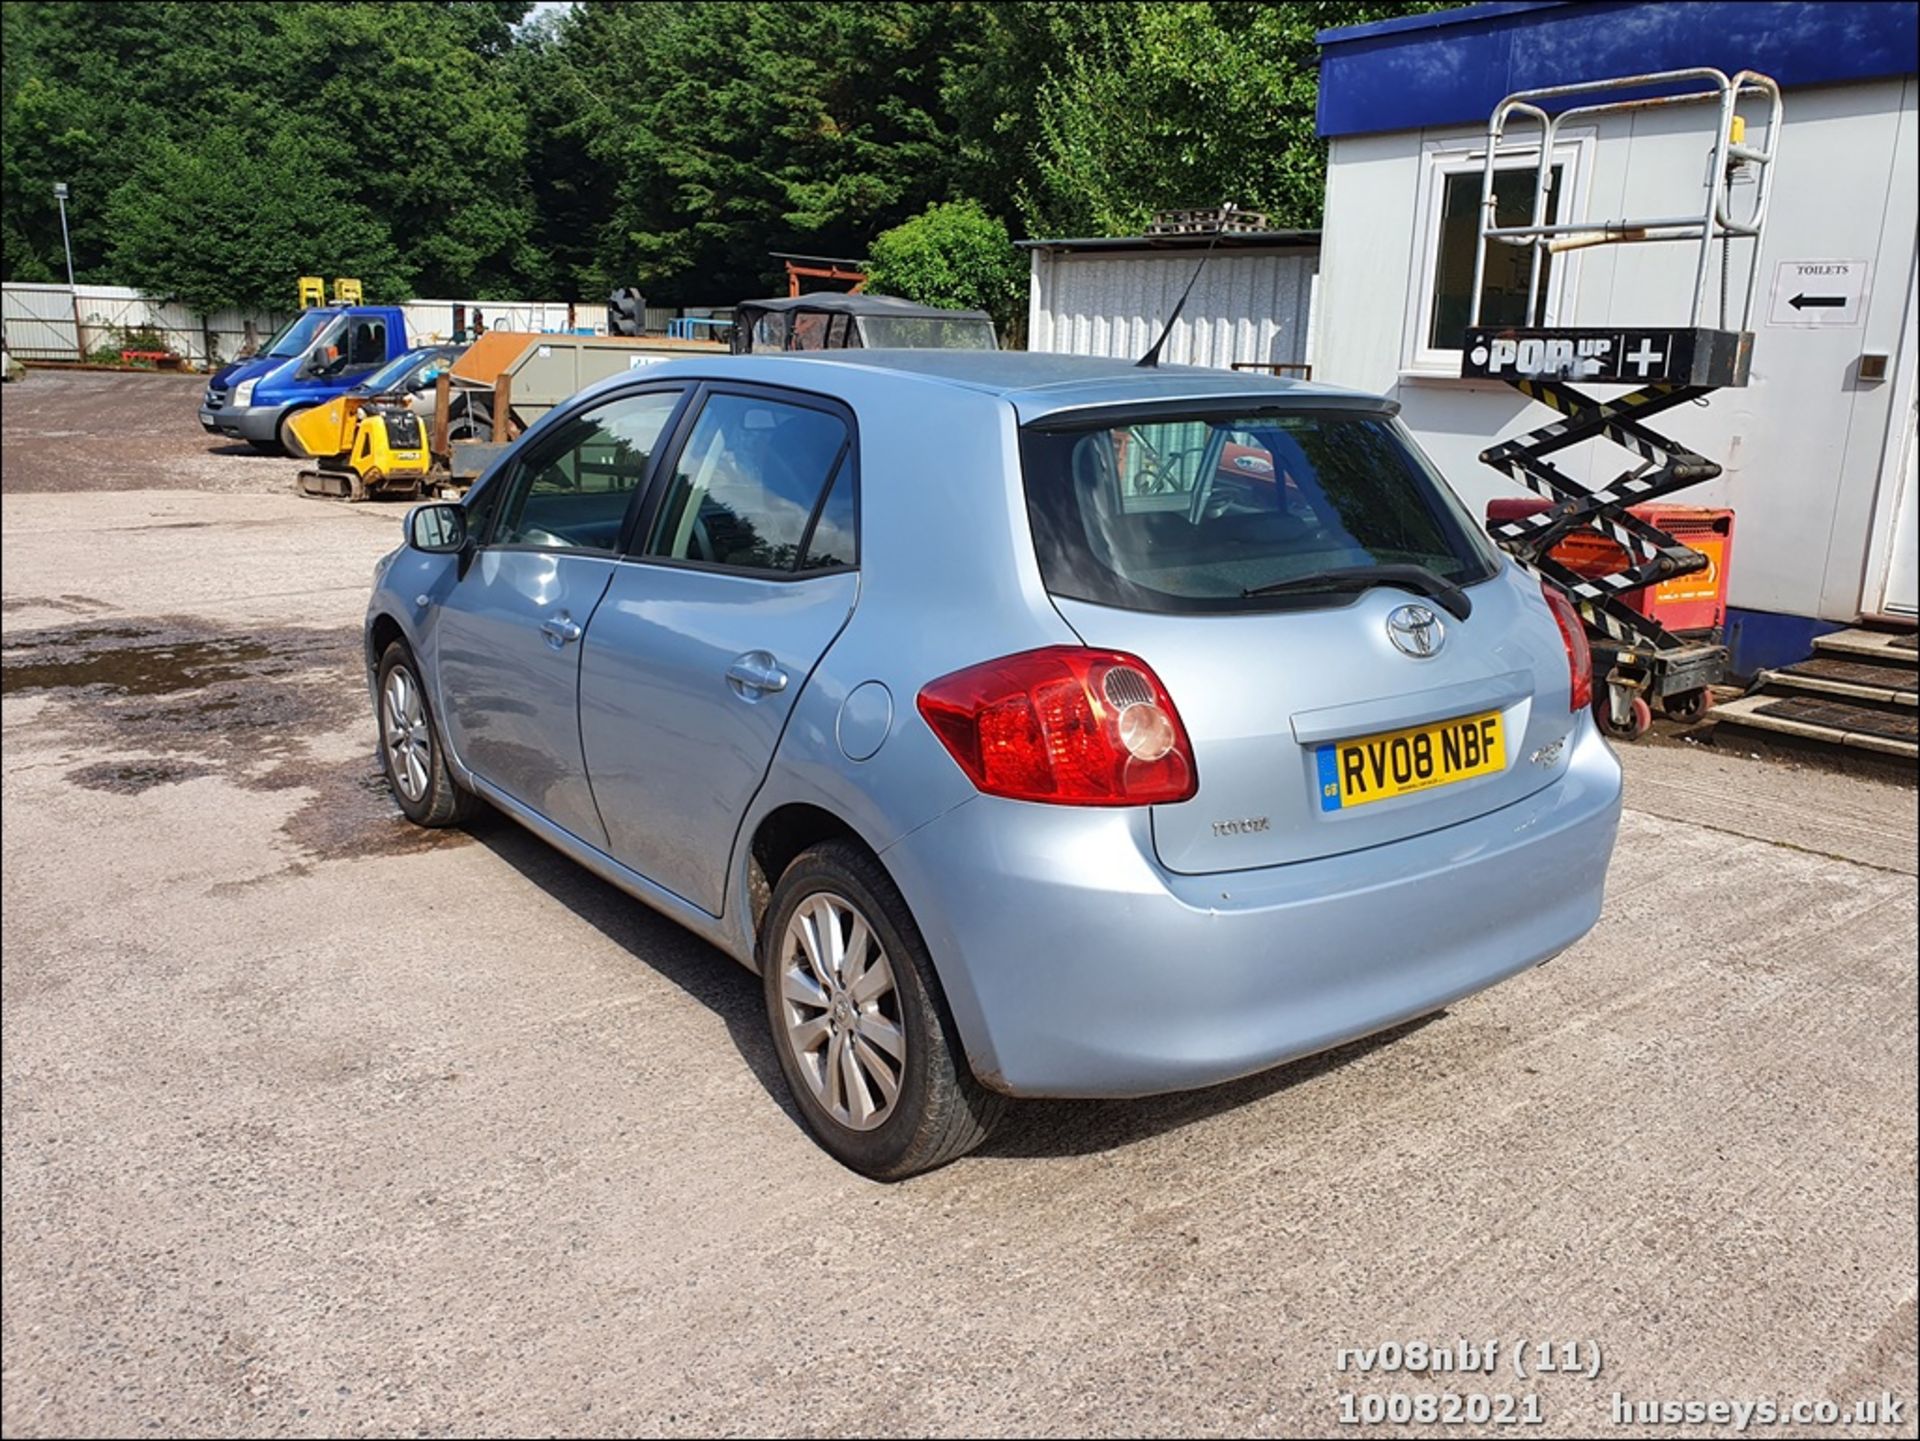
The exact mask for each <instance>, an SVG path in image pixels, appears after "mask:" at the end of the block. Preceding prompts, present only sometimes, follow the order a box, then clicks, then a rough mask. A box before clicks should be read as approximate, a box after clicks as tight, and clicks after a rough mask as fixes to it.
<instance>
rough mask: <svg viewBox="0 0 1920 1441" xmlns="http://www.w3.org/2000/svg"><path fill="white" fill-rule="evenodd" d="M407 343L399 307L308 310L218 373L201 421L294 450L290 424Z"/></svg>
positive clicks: (216, 431) (213, 429)
mask: <svg viewBox="0 0 1920 1441" xmlns="http://www.w3.org/2000/svg"><path fill="white" fill-rule="evenodd" d="M408 348H409V347H408V344H407V320H406V316H405V314H404V313H403V312H402V311H401V310H400V308H399V307H398V306H394V305H325V306H317V307H315V308H314V309H312V310H303V311H301V312H300V314H299V315H297V316H295V317H294V318H293V319H292V320H290V321H288V322H287V324H286V325H285V326H284V327H282V328H281V330H280V331H279V332H278V333H277V334H276V335H275V336H274V337H273V339H271V340H269V341H268V342H267V343H266V344H265V345H263V346H262V347H261V348H260V351H259V353H258V354H257V355H253V356H250V357H249V358H247V359H245V360H236V361H234V362H233V364H231V365H227V366H223V367H221V369H219V370H217V371H215V372H214V375H213V378H212V379H211V380H209V381H208V382H207V393H206V395H205V396H204V397H202V399H201V402H200V426H201V428H202V429H203V430H205V431H206V432H207V433H208V434H210V435H226V436H231V437H233V438H234V439H236V440H244V441H246V442H247V443H248V444H249V445H251V446H253V447H254V449H256V450H262V451H266V452H268V453H269V454H272V453H277V452H281V451H290V450H291V447H290V446H289V445H288V432H287V422H288V421H289V420H290V419H291V418H292V417H293V415H294V413H295V412H297V411H301V410H305V409H307V408H308V407H309V406H314V405H324V404H325V403H326V402H327V401H329V400H332V399H333V398H334V397H335V396H336V395H340V394H343V393H344V392H346V391H348V390H351V389H352V388H353V387H354V386H356V385H358V384H359V383H360V382H361V381H362V380H365V379H366V378H367V377H368V376H369V375H371V374H372V373H373V372H374V371H376V370H378V369H379V368H380V367H381V366H383V365H385V364H386V363H387V362H388V361H390V360H393V359H395V358H396V357H398V356H401V355H404V354H405V353H406V352H407V350H408Z"/></svg>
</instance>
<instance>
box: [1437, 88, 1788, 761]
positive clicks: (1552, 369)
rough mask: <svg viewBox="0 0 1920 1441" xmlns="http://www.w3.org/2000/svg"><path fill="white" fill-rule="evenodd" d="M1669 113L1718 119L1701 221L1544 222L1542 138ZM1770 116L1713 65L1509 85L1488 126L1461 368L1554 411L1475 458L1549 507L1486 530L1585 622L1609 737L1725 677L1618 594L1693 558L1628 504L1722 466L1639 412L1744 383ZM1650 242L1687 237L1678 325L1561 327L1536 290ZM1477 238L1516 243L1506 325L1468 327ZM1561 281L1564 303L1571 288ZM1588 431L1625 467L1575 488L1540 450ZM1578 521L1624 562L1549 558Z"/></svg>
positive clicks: (1546, 190) (1771, 109) (1702, 561)
mask: <svg viewBox="0 0 1920 1441" xmlns="http://www.w3.org/2000/svg"><path fill="white" fill-rule="evenodd" d="M1648 92H1654V93H1652V94H1649V93H1648ZM1609 96H1610V97H1611V98H1607V97H1609ZM1587 97H1594V98H1587ZM1743 100H1759V101H1764V102H1765V105H1764V110H1765V117H1764V120H1763V121H1762V127H1761V128H1762V130H1763V133H1764V136H1765V143H1764V146H1761V145H1750V144H1748V143H1747V137H1746V121H1747V117H1746V116H1745V115H1743V114H1742V113H1741V112H1740V108H1739V107H1740V105H1741V102H1742V101H1743ZM1670 105H1699V106H1711V107H1712V108H1713V111H1714V113H1715V115H1716V119H1717V124H1716V126H1715V129H1714V130H1713V132H1712V142H1713V143H1712V149H1711V151H1710V153H1709V154H1708V156H1707V157H1706V159H1707V170H1706V180H1705V183H1704V184H1703V185H1702V186H1701V189H1702V191H1703V192H1704V195H1705V200H1704V202H1703V204H1702V206H1701V209H1700V211H1699V213H1697V214H1688V215H1674V216H1663V217H1658V218H1654V219H1646V220H1633V219H1619V220H1606V221H1581V220H1559V221H1549V220H1548V218H1547V215H1548V200H1549V195H1550V192H1551V188H1552V186H1553V172H1554V152H1555V146H1556V142H1557V140H1558V139H1559V137H1560V135H1561V133H1562V129H1563V127H1564V126H1565V125H1566V124H1567V122H1568V121H1570V120H1574V119H1576V118H1578V119H1581V120H1592V119H1595V118H1597V117H1600V116H1603V115H1609V114H1621V113H1624V112H1628V111H1634V110H1650V109H1654V108H1657V107H1662V106H1670ZM1548 107H1559V108H1555V109H1552V110H1550V109H1549V108H1548ZM1754 108H1758V107H1754ZM1516 120H1518V121H1520V122H1522V123H1526V124H1528V128H1529V130H1531V127H1532V126H1534V125H1537V126H1538V140H1537V141H1534V142H1519V141H1510V140H1509V138H1508V134H1507V131H1508V126H1509V123H1510V122H1513V121H1516ZM1780 122H1781V103H1780V87H1779V86H1778V85H1776V84H1775V83H1774V82H1773V81H1772V80H1771V79H1769V78H1768V77H1766V76H1764V75H1760V74H1756V73H1755V72H1753V71H1747V70H1743V71H1741V72H1740V73H1739V74H1738V75H1735V76H1733V77H1732V78H1731V79H1729V78H1728V77H1727V76H1726V75H1725V74H1723V73H1722V72H1720V71H1718V70H1711V69H1692V70H1669V71H1662V72H1659V73H1657V74H1649V75H1629V76H1622V77H1620V78H1618V79H1612V80H1595V81H1589V82H1586V83H1583V84H1578V85H1560V86H1553V87H1549V88H1546V89H1541V90H1522V91H1518V92H1516V93H1514V94H1512V95H1509V96H1508V97H1507V98H1506V99H1505V100H1502V101H1501V102H1500V104H1499V106H1498V107H1497V108H1496V109H1495V110H1494V112H1493V116H1492V119H1491V120H1490V121H1489V122H1488V125H1487V147H1486V153H1485V158H1484V170H1483V174H1482V180H1481V192H1480V238H1479V244H1478V246H1477V247H1476V249H1475V252H1474V274H1473V296H1472V311H1471V314H1470V317H1469V320H1468V329H1467V333H1466V340H1465V344H1464V346H1463V348H1462V359H1461V366H1460V373H1461V375H1462V376H1466V377H1471V378H1476V379H1493V380H1501V381H1504V382H1506V383H1507V384H1509V385H1511V386H1513V387H1514V388H1515V389H1516V390H1518V391H1519V392H1520V393H1521V394H1523V395H1525V396H1527V397H1528V398H1529V399H1532V400H1537V401H1539V402H1541V403H1542V404H1544V405H1547V406H1550V407H1552V408H1553V409H1554V410H1556V411H1558V412H1559V413H1560V415H1561V417H1562V418H1561V419H1559V420H1557V421H1555V422H1554V423H1553V424H1551V425H1547V426H1543V427H1541V428H1540V429H1538V430H1535V431H1532V432H1531V433H1529V434H1527V435H1522V436H1517V437H1515V438H1514V439H1512V440H1509V441H1503V442H1502V443H1500V444H1498V445H1495V446H1491V447H1489V448H1488V449H1486V450H1484V451H1482V452H1481V453H1480V459H1481V460H1482V461H1484V462H1485V463H1486V464H1488V465H1491V466H1493V467H1494V468H1495V469H1497V470H1500V471H1502V472H1504V473H1505V474H1506V475H1508V476H1510V477H1511V478H1512V479H1514V480H1517V481H1519V482H1521V483H1522V484H1523V485H1525V486H1527V487H1528V488H1529V489H1531V490H1533V491H1534V492H1535V493H1537V494H1538V495H1540V496H1541V497H1543V498H1544V499H1545V500H1546V501H1547V502H1548V504H1547V506H1546V507H1545V508H1544V509H1542V510H1540V511H1538V512H1535V513H1533V514H1531V515H1528V516H1525V517H1524V518H1521V519H1517V520H1506V521H1499V522H1496V523H1494V524H1493V525H1492V526H1490V527H1489V529H1490V531H1491V533H1492V535H1493V538H1494V540H1495V541H1496V542H1497V543H1498V544H1499V545H1500V546H1501V547H1502V548H1503V549H1505V550H1506V551H1508V552H1509V553H1510V554H1512V555H1514V556H1515V557H1517V558H1518V559H1520V560H1521V561H1523V562H1525V563H1527V564H1528V565H1531V566H1533V567H1534V568H1536V569H1537V570H1539V571H1540V573H1541V574H1542V575H1544V576H1545V577H1546V578H1547V579H1548V580H1549V581H1551V582H1552V583H1553V584H1554V585H1556V586H1558V587H1559V588H1560V589H1562V590H1564V591H1565V592H1566V593H1567V595H1568V597H1569V598H1570V599H1571V600H1572V601H1573V604H1574V606H1575V608H1576V609H1578V610H1579V612H1580V614H1581V616H1582V617H1584V619H1585V620H1586V623H1587V628H1588V631H1589V632H1590V635H1591V638H1592V644H1593V658H1594V679H1595V681H1596V683H1597V686H1596V689H1597V688H1598V687H1599V686H1604V687H1605V695H1604V700H1603V702H1602V703H1601V704H1600V705H1598V706H1596V708H1595V709H1596V713H1597V715H1598V716H1599V719H1600V721H1601V724H1602V725H1603V726H1604V727H1605V728H1606V729H1607V730H1608V731H1609V732H1610V733H1612V734H1614V735H1616V736H1622V737H1626V738H1628V739H1631V738H1634V737H1637V736H1639V735H1641V734H1642V733H1644V732H1645V730H1646V729H1647V727H1648V725H1649V724H1651V721H1652V707H1651V702H1654V701H1658V702H1659V703H1660V704H1661V705H1662V707H1663V708H1664V709H1666V710H1667V711H1668V712H1669V713H1670V714H1675V715H1680V716H1693V715H1697V714H1699V713H1700V712H1702V711H1704V710H1705V709H1706V706H1707V704H1708V698H1709V694H1710V692H1709V687H1711V686H1712V685H1714V684H1715V683H1716V682H1718V681H1720V680H1721V679H1723V678H1724V676H1725V674H1726V669H1727V651H1726V648H1725V647H1724V646H1722V645H1720V644H1718V643H1717V639H1718V638H1717V637H1716V638H1715V639H1714V640H1713V641H1711V642H1702V641H1700V640H1698V639H1687V638H1683V637H1681V636H1677V635H1674V634H1673V633H1672V632H1671V631H1669V630H1667V629H1666V628H1665V627H1664V626H1662V625H1661V624H1660V623H1659V622H1657V621H1655V620H1654V619H1652V618H1651V617H1650V616H1646V615H1643V614H1641V613H1640V612H1639V611H1637V610H1635V609H1634V608H1633V607H1632V606H1630V605H1628V604H1627V603H1626V602H1625V601H1624V600H1623V599H1622V594H1623V592H1626V591H1631V590H1636V589H1639V588H1640V587H1642V586H1648V585H1657V584H1659V583H1660V582H1662V581H1665V580H1670V579H1673V578H1674V577H1676V576H1683V575H1688V574H1691V573H1692V572H1694V571H1698V570H1701V569H1704V568H1705V567H1706V566H1707V564H1708V560H1707V557H1706V556H1704V555H1702V554H1701V553H1700V552H1699V551H1697V550H1694V549H1693V548H1692V547H1691V546H1688V545H1686V544H1684V543H1682V542H1681V541H1679V540H1677V539H1675V538H1674V537H1673V536H1671V535H1669V534H1668V533H1667V532H1665V531H1663V530H1660V529H1659V528H1657V527H1655V526H1652V525H1649V524H1647V523H1646V522H1645V521H1643V520H1641V519H1639V518H1638V517H1637V516H1635V515H1633V514H1632V513H1631V512H1630V511H1629V510H1628V507H1629V506H1634V505H1640V504H1643V503H1645V502H1647V501H1652V500H1657V499H1659V498H1661V497H1662V496H1666V495H1670V494H1672V493H1673V492H1674V491H1677V490H1681V489H1684V488H1685V487H1687V486H1690V485H1697V484H1699V483H1700V482H1701V481H1704V480H1712V479H1713V478H1714V477H1715V476H1717V475H1719V474H1720V466H1719V465H1718V464H1717V463H1716V462H1714V461H1712V460H1709V459H1708V458H1707V457H1705V456H1703V455H1699V454H1696V453H1695V452H1694V451H1692V450H1690V449H1688V448H1687V447H1686V446H1684V445H1681V444H1680V443H1679V442H1677V441H1674V440H1672V439H1670V438H1668V437H1666V436H1663V435H1661V434H1660V433H1659V432H1658V431H1656V430H1654V429H1653V427H1652V426H1651V425H1650V424H1648V422H1649V421H1651V420H1653V419H1654V418H1655V417H1656V416H1658V415H1660V414H1661V413H1662V412H1663V411H1667V410H1671V409H1673V408H1674V407H1676V406H1680V405H1685V404H1687V403H1689V402H1692V401H1698V400H1702V399H1704V397H1706V396H1708V395H1711V394H1712V393H1713V392H1714V391H1716V390H1720V389H1723V388H1729V387H1738V386H1744V385H1746V383H1747V377H1748V372H1749V369H1750V365H1751V360H1752V353H1753V334H1752V330H1751V325H1752V319H1753V297H1754V291H1755V288H1756V284H1757V281H1758V279H1759V270H1760V244H1761V238H1762V232H1763V230H1764V227H1765V222H1766V213H1767V194H1768V190H1769V188H1770V187H1769V180H1770V177H1771V172H1772V166H1773V161H1774V156H1775V154H1776V153H1777V151H1778V147H1779V136H1780ZM1529 152H1535V153H1537V160H1536V161H1535V163H1534V164H1533V165H1532V166H1531V167H1529V170H1530V173H1531V174H1532V177H1533V195H1532V203H1531V205H1530V207H1529V209H1530V212H1531V213H1530V218H1529V220H1528V222H1527V223H1526V224H1522V225H1502V224H1500V223H1499V217H1498V215H1497V213H1496V204H1495V195H1494V177H1495V175H1496V174H1497V173H1501V172H1502V171H1505V172H1506V173H1512V171H1513V169H1514V168H1515V167H1514V166H1513V165H1512V164H1511V162H1512V161H1513V160H1515V159H1518V158H1521V157H1523V156H1525V155H1527V154H1528V153H1529ZM1503 161H1504V162H1507V163H1506V164H1504V165H1503V163H1502V162H1503ZM1523 173H1526V172H1523ZM1736 184H1740V185H1743V186H1744V185H1749V184H1750V185H1751V187H1752V193H1751V195H1750V196H1749V197H1748V199H1747V201H1746V203H1745V204H1744V205H1742V206H1740V207H1739V211H1740V213H1739V214H1736V206H1735V202H1734V193H1733V192H1734V187H1735V185H1736ZM1656 241H1681V242H1686V241H1692V242H1694V243H1696V244H1697V246H1698V247H1699V249H1698V255H1697V257H1696V262H1695V266H1694V278H1693V305H1692V310H1691V313H1690V315H1689V317H1688V323H1687V324H1686V325H1683V326H1664V327H1662V326H1647V325H1642V324H1636V325H1634V326H1631V327H1628V326H1619V325H1606V326H1578V325H1570V324H1562V323H1560V322H1561V320H1562V319H1564V318H1567V317H1559V316H1556V315H1553V314H1550V313H1549V312H1548V311H1547V309H1546V304H1545V303H1546V291H1545V286H1544V285H1543V283H1542V282H1543V279H1544V272H1545V271H1546V268H1547V267H1546V265H1545V261H1546V259H1547V257H1548V256H1549V255H1557V254H1561V253H1563V252H1567V251H1572V250H1579V249H1585V248H1588V247H1591V246H1597V245H1621V244H1640V243H1648V242H1656ZM1715 241H1718V242H1719V244H1720V267H1719V278H1720V286H1719V292H1720V293H1719V314H1718V317H1717V322H1716V323H1715V324H1713V325H1708V324H1706V323H1704V319H1703V314H1704V310H1705V307H1706V303H1707V289H1708V284H1707V282H1708V275H1709V271H1710V262H1711V259H1712V252H1713V247H1714V242H1715ZM1736 241H1739V242H1742V243H1744V244H1746V245H1748V246H1749V247H1750V248H1749V249H1748V250H1747V254H1746V262H1747V265H1746V284H1745V292H1744V298H1743V300H1742V302H1741V306H1740V310H1739V314H1738V324H1737V326H1736V325H1734V324H1733V323H1732V322H1733V318H1734V317H1733V315H1732V313H1731V311H1730V309H1729V290H1730V280H1731V275H1730V272H1731V270H1732V267H1733V260H1734V256H1733V247H1734V243H1735V242H1736ZM1489 245H1504V246H1517V247H1524V248H1525V249H1526V250H1527V251H1528V252H1529V255H1530V263H1529V266H1528V282H1527V294H1526V306H1525V309H1524V311H1523V312H1522V314H1521V318H1520V322H1519V323H1518V324H1517V325H1483V324H1482V315H1481V311H1482V302H1483V299H1484V295H1485V281H1486V269H1487V256H1488V254H1489V252H1488V246H1489ZM1565 289H1566V293H1567V295H1568V297H1569V304H1571V301H1572V297H1573V295H1574V293H1575V290H1576V289H1577V287H1574V286H1568V287H1565ZM1651 318H1654V317H1649V319H1651ZM1576 381H1580V382H1586V383H1589V384H1595V385H1630V386H1633V387H1635V388H1634V389H1633V390H1631V391H1630V392H1628V393H1627V394H1625V395H1622V396H1619V397H1618V398H1616V399H1613V400H1601V399H1599V398H1598V397H1596V396H1592V395H1589V394H1587V393H1586V392H1584V391H1582V390H1580V389H1578V388H1576V386H1575V385H1574V384H1573V382H1576ZM1596 439H1601V440H1607V441H1610V442H1612V443H1613V444H1615V445H1618V446H1620V447H1621V448H1623V449H1625V450H1627V451H1629V452H1631V453H1632V455H1633V456H1634V457H1635V463H1634V464H1633V466H1632V467H1631V468H1630V469H1628V470H1626V471H1624V472H1622V473H1621V474H1619V475H1617V476H1616V477H1614V478H1613V479H1612V480H1611V481H1609V482H1607V483H1606V484H1605V485H1602V486H1601V487H1599V488H1598V489H1589V488H1588V487H1587V486H1585V485H1583V484H1581V483H1580V482H1579V481H1577V480H1575V479H1574V478H1573V477H1572V476H1571V475H1568V474H1567V473H1566V472H1565V471H1563V470H1561V469H1560V468H1559V467H1558V466H1556V465H1555V464H1554V463H1553V461H1552V460H1551V459H1549V457H1550V456H1552V455H1554V454H1555V453H1556V452H1558V451H1561V450H1564V449H1566V448H1567V447H1568V446H1572V445H1577V444H1579V443H1580V442H1582V441H1587V440H1596ZM1577 530H1589V531H1594V532H1596V533H1598V534H1601V535H1604V536H1606V537H1608V538H1610V539H1612V540H1613V541H1616V542H1617V543H1618V544H1619V545H1620V546H1621V547H1622V548H1623V549H1624V550H1625V552H1626V554H1627V557H1628V562H1629V563H1628V565H1627V566H1626V568H1625V569H1623V570H1620V571H1619V572H1617V573H1615V574H1612V575H1607V576H1603V577H1600V578H1597V579H1594V578H1589V577H1587V576H1583V575H1581V574H1579V573H1577V572H1575V571H1573V570H1570V569H1569V568H1568V567H1567V566H1565V565H1563V564H1561V563H1560V562H1559V561H1557V560H1555V559H1554V557H1553V553H1552V552H1553V548H1554V546H1555V545H1557V544H1558V543H1559V542H1560V541H1561V540H1563V539H1564V538H1565V537H1566V536H1567V535H1568V534H1569V533H1570V532H1573V531H1577Z"/></svg>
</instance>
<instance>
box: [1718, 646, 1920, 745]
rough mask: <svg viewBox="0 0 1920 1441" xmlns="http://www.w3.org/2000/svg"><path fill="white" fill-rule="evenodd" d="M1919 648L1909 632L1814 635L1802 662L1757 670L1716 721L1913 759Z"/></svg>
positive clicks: (1919, 721) (1919, 740)
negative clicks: (1809, 654)
mask: <svg viewBox="0 0 1920 1441" xmlns="http://www.w3.org/2000/svg"><path fill="white" fill-rule="evenodd" d="M1917 695H1920V648H1917V647H1916V643H1915V635H1914V633H1913V632H1911V631H1906V632H1901V631H1874V630H1846V631H1839V632H1837V633H1835V634H1833V635H1824V636H1821V637H1820V638H1819V639H1818V640H1816V641H1815V642H1814V655H1813V657H1812V658H1811V659H1809V660H1803V661H1799V662H1797V663H1796V664H1794V665H1788V666H1781V667H1780V668H1779V669H1777V670H1763V671H1761V672H1760V673H1759V675H1757V676H1756V677H1754V683H1753V685H1752V687H1751V688H1749V690H1748V691H1747V693H1746V695H1744V696H1742V697H1741V698H1740V699H1739V700H1736V701H1730V702H1728V703H1727V704H1725V705H1722V706H1719V707H1718V708H1716V709H1715V710H1714V712H1713V717H1714V721H1715V724H1716V725H1720V724H1725V725H1732V726H1740V727H1749V728H1752V729H1754V730H1760V731H1771V732H1774V733H1775V734H1778V735H1788V736H1793V737H1795V738H1797V739H1798V740H1801V741H1806V742H1813V743H1817V744H1822V745H1831V746H1836V747H1840V748H1842V749H1847V750H1866V751H1874V752H1876V753H1878V754H1881V755H1888V756H1899V757H1903V758H1905V759H1908V760H1913V759H1920V707H1916V696H1917Z"/></svg>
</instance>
